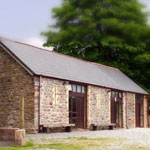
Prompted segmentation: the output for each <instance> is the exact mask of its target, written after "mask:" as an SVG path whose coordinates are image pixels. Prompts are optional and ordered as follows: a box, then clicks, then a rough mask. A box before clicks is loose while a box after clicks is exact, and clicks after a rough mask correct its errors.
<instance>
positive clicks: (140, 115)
mask: <svg viewBox="0 0 150 150" xmlns="http://www.w3.org/2000/svg"><path fill="white" fill-rule="evenodd" d="M143 99H144V97H143V96H142V95H138V94H137V95H136V127H144V110H143V109H144V108H143V107H144V106H143Z"/></svg>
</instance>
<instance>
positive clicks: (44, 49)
mask: <svg viewBox="0 0 150 150" xmlns="http://www.w3.org/2000/svg"><path fill="white" fill-rule="evenodd" d="M0 38H2V39H5V40H9V41H12V42H15V43H18V44H23V45H26V46H30V47H34V48H37V49H40V50H43V51H47V52H50V53H56V54H58V55H63V56H66V57H70V58H73V59H77V60H80V61H83V62H86V63H90V64H94V65H100V66H103V67H107V68H109V69H114V70H119V69H118V68H115V67H111V66H107V65H104V64H100V63H96V62H91V61H87V60H83V59H80V58H77V57H74V56H70V55H66V54H62V53H59V52H56V51H50V50H48V49H46V48H41V47H38V46H34V45H30V44H27V43H24V42H20V41H16V40H11V39H8V38H4V37H1V36H0Z"/></svg>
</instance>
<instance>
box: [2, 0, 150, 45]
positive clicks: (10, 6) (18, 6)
mask: <svg viewBox="0 0 150 150" xmlns="http://www.w3.org/2000/svg"><path fill="white" fill-rule="evenodd" d="M139 1H141V2H142V3H144V4H145V5H146V10H148V11H150V0H139ZM61 2H62V0H0V18H1V21H0V36H2V37H5V38H9V39H13V40H17V41H21V42H24V43H28V44H31V45H35V46H39V47H41V46H42V44H43V43H44V41H45V40H46V39H45V38H44V37H43V36H41V35H40V33H41V32H42V31H47V30H48V26H49V25H51V24H54V23H55V20H54V19H53V18H52V13H51V10H52V8H54V7H59V6H60V5H61Z"/></svg>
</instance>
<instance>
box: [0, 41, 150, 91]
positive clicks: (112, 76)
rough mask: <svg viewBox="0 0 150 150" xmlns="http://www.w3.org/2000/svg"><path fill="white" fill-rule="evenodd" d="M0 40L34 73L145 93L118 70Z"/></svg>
mask: <svg viewBox="0 0 150 150" xmlns="http://www.w3.org/2000/svg"><path fill="white" fill-rule="evenodd" d="M0 41H1V43H2V44H3V45H4V46H5V47H7V49H9V51H11V52H12V53H13V54H14V55H15V56H16V57H17V58H18V59H19V60H21V61H22V63H24V64H25V65H26V66H27V67H28V68H29V69H30V70H32V71H33V73H34V74H36V75H42V76H47V77H55V78H59V79H64V80H70V81H76V82H82V83H87V84H92V85H98V86H103V87H108V88H112V89H118V90H123V91H129V92H135V93H141V94H147V92H145V91H144V90H143V89H142V88H140V87H139V86H138V85H137V84H136V83H134V82H133V81H132V80H131V79H129V78H128V77H127V76H126V75H125V74H123V73H122V72H121V71H120V70H119V69H116V68H111V67H107V66H104V65H99V64H95V63H91V62H87V61H83V60H79V59H76V58H73V57H70V56H65V55H62V54H59V53H56V52H50V51H48V50H44V49H40V48H37V47H33V46H30V45H26V44H23V43H19V42H15V41H11V40H7V39H4V38H0Z"/></svg>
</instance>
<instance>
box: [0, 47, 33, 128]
mask: <svg viewBox="0 0 150 150" xmlns="http://www.w3.org/2000/svg"><path fill="white" fill-rule="evenodd" d="M22 98H24V127H25V128H33V127H34V81H33V77H32V76H31V75H30V74H29V73H28V72H27V71H26V70H25V69H24V68H23V67H22V66H21V65H20V64H18V63H17V62H16V61H15V60H14V59H13V58H12V57H11V56H10V55H9V54H7V52H5V51H4V50H3V49H2V48H1V47H0V127H15V128H17V127H20V126H21V125H22V122H21V108H20V106H21V99H22Z"/></svg>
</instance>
